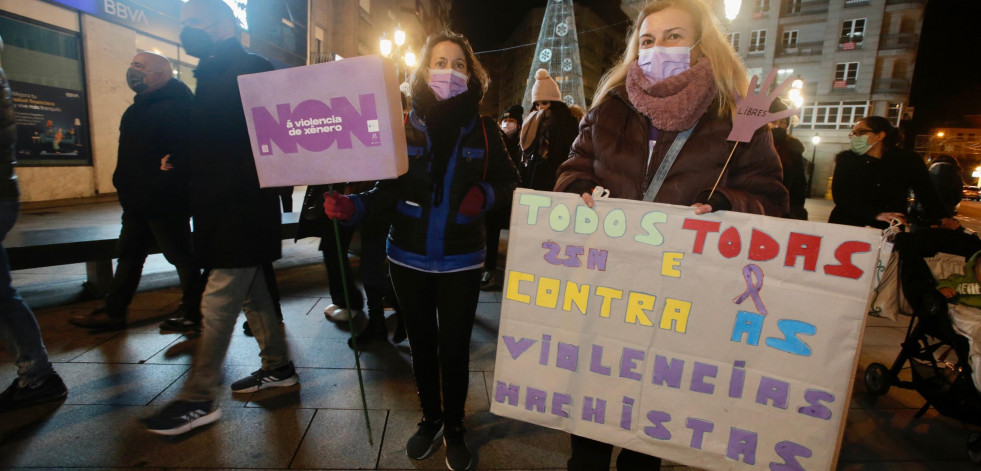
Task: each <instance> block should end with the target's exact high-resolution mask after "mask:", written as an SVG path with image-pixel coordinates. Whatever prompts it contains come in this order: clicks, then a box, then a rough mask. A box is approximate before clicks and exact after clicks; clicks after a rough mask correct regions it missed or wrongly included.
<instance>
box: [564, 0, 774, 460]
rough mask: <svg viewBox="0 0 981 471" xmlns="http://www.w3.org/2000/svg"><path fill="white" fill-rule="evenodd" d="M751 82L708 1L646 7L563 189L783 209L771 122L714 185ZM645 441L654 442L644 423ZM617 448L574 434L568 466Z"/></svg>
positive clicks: (605, 82)
mask: <svg viewBox="0 0 981 471" xmlns="http://www.w3.org/2000/svg"><path fill="white" fill-rule="evenodd" d="M747 88H748V84H747V79H746V71H745V69H744V68H743V65H742V63H741V62H740V61H739V58H738V57H737V55H736V53H735V51H733V49H732V47H731V46H729V43H728V42H727V41H726V40H725V38H724V37H723V34H722V31H721V29H720V28H719V25H718V22H717V20H716V18H715V17H714V16H713V15H712V13H711V10H710V9H709V8H708V7H707V6H706V5H705V3H704V2H703V1H702V0H659V1H655V2H653V3H650V4H648V5H647V6H646V7H645V8H644V9H643V10H642V11H641V12H640V14H639V15H638V16H637V19H636V21H635V22H634V26H633V28H632V29H631V31H630V33H629V35H628V37H627V45H626V50H625V52H624V54H623V56H622V57H621V59H620V61H619V62H618V63H617V64H616V65H614V66H613V67H612V68H611V69H610V70H609V71H607V72H606V74H605V75H604V76H603V78H602V79H601V81H600V84H599V85H598V86H597V90H596V94H595V95H594V99H593V104H592V106H591V107H590V109H589V111H587V113H586V116H585V117H584V118H583V119H582V121H581V122H580V124H579V137H578V138H576V140H575V142H574V143H573V144H572V149H571V150H570V155H569V158H568V159H567V160H566V161H565V162H563V163H562V164H561V165H560V166H559V170H558V179H557V182H556V184H555V191H565V192H574V193H578V194H581V195H582V197H583V200H584V201H585V202H586V204H587V205H589V206H592V205H593V199H592V196H591V193H592V190H593V188H594V187H597V186H602V187H604V188H606V189H608V190H609V191H610V194H609V196H610V197H612V198H627V199H635V200H641V199H643V200H647V201H655V202H659V203H669V204H678V205H685V206H693V207H694V213H695V214H704V213H707V212H710V211H718V210H733V211H740V212H747V213H756V214H767V215H773V216H782V215H784V214H785V213H786V212H787V210H788V204H787V201H788V196H787V190H786V188H784V186H783V184H782V175H783V174H782V170H781V167H780V158H779V157H778V156H777V153H776V150H775V149H774V147H773V141H772V137H771V134H770V132H769V130H768V128H767V127H766V126H764V127H762V128H760V129H759V130H757V131H756V132H755V134H754V135H753V138H752V141H751V142H749V143H748V144H740V145H739V146H738V147H737V148H736V150H735V152H734V153H733V154H732V160H731V161H730V162H729V164H728V168H726V169H725V173H724V174H722V176H721V180H719V183H718V187H717V188H716V189H715V191H714V192H713V191H712V189H713V187H714V185H715V183H716V179H717V178H719V176H720V174H721V173H722V172H723V168H724V166H725V164H726V161H727V158H728V157H729V155H730V151H731V150H732V148H733V143H732V142H729V141H727V140H726V139H727V137H728V135H729V133H730V131H731V130H732V119H733V115H734V113H735V111H736V106H735V102H736V99H737V97H739V96H744V95H745V94H746V92H747ZM685 139H687V140H685ZM676 141H677V142H679V143H680V144H681V146H680V149H679V148H678V146H673V145H672V144H674V143H675V142H676ZM672 147H674V149H675V150H673V151H672V150H671V149H672ZM652 182H653V183H652ZM658 182H660V184H659V186H658ZM710 195H711V197H710ZM634 420H635V421H636V420H641V421H643V418H642V417H641V418H638V417H635V418H634ZM637 440H641V441H650V440H652V439H651V438H650V437H647V436H646V435H645V434H644V431H643V427H641V428H639V429H638V430H637ZM612 453H613V445H610V444H608V443H603V442H600V441H597V440H592V439H589V438H586V437H579V436H573V437H572V457H571V458H570V459H569V461H568V467H569V469H570V470H576V471H578V470H590V471H592V470H606V469H609V467H610V458H611V456H612ZM616 463H617V469H618V470H620V471H624V470H645V471H650V470H656V469H659V468H660V465H661V460H660V459H659V458H657V457H654V456H649V455H645V454H642V453H638V452H636V451H633V450H627V449H624V450H622V451H621V452H620V454H619V455H618V456H617V460H616Z"/></svg>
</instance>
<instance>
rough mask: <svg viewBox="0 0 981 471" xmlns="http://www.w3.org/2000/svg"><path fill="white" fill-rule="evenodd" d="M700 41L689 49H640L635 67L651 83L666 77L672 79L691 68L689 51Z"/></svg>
mask: <svg viewBox="0 0 981 471" xmlns="http://www.w3.org/2000/svg"><path fill="white" fill-rule="evenodd" d="M700 41H701V39H699V40H698V41H696V42H695V44H693V45H692V46H691V47H685V46H680V47H664V46H652V47H649V48H647V49H641V50H640V52H639V53H638V55H637V65H639V66H640V70H642V71H644V76H645V77H647V78H648V79H649V80H650V81H651V82H660V81H661V80H664V79H666V78H668V77H674V76H675V75H678V74H680V73H682V72H684V71H686V70H688V69H689V68H691V50H692V49H694V48H695V46H697V45H698V43H699V42H700Z"/></svg>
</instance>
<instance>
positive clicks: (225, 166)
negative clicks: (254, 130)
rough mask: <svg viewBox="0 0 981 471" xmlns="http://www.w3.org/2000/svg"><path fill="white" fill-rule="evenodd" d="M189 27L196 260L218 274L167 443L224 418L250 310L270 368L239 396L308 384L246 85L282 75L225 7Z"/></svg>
mask: <svg viewBox="0 0 981 471" xmlns="http://www.w3.org/2000/svg"><path fill="white" fill-rule="evenodd" d="M181 18H182V21H183V23H184V29H183V31H182V32H181V44H182V45H183V46H184V49H185V50H186V51H187V53H188V54H190V55H192V56H195V57H199V58H200V62H198V67H197V69H195V70H194V76H195V77H196V78H197V90H196V92H195V97H194V106H193V107H192V110H191V119H190V121H189V124H190V127H189V131H188V132H189V133H190V136H191V139H190V142H189V143H190V155H189V158H190V162H189V164H190V168H191V210H192V213H193V216H194V248H195V253H196V254H197V256H198V258H199V260H201V261H202V264H203V265H204V266H205V267H208V268H210V269H211V273H210V275H209V276H208V282H207V288H205V291H204V297H203V299H202V301H201V314H202V316H203V318H204V326H203V334H202V336H201V345H200V346H199V348H198V351H197V354H196V355H195V357H194V363H193V366H192V367H191V372H190V376H189V377H188V379H187V382H186V383H185V384H184V388H183V389H182V390H181V392H180V393H179V394H178V396H177V400H176V401H174V402H172V403H170V404H169V405H167V406H166V407H164V409H163V410H162V411H160V412H159V413H158V414H156V415H154V416H153V417H150V418H149V419H147V428H148V429H149V430H150V431H151V432H153V433H158V434H161V435H177V434H181V433H185V432H187V431H189V430H191V429H193V428H195V427H200V426H202V425H205V424H208V423H211V422H214V421H215V420H218V418H219V417H221V410H220V409H219V408H218V407H217V405H216V404H215V403H214V398H215V393H216V389H217V387H218V383H219V381H220V380H221V374H222V367H223V365H224V359H225V354H226V353H227V350H228V344H229V342H230V340H231V336H232V331H233V330H234V328H235V320H236V318H237V317H238V314H239V312H240V311H241V310H243V309H244V310H245V316H246V318H247V319H248V322H249V327H250V328H251V330H252V333H253V334H254V335H255V339H256V341H257V342H258V343H259V347H260V353H259V356H261V357H262V368H261V369H259V370H257V371H255V372H254V373H253V374H252V375H250V376H248V377H246V378H244V379H241V380H239V381H236V382H235V383H233V384H232V392H233V393H251V392H255V391H258V390H260V389H265V388H269V387H283V386H291V385H294V384H296V383H297V382H298V381H299V377H298V376H297V374H296V371H295V370H294V368H293V363H292V362H291V361H289V358H288V352H287V347H286V339H285V334H284V331H283V326H282V324H280V323H279V321H278V320H277V319H276V313H275V308H274V307H273V301H272V299H271V297H270V294H269V290H268V288H267V287H266V283H265V279H264V276H265V275H264V274H263V270H262V265H263V264H264V263H269V262H272V261H273V260H276V259H278V258H279V257H280V255H281V251H282V245H281V242H280V212H279V196H278V195H277V191H276V190H275V189H271V188H270V189H260V188H259V177H258V174H257V173H256V168H255V161H254V160H253V158H252V146H251V144H250V143H249V134H248V128H247V127H246V122H245V113H244V111H243V110H242V99H241V97H240V95H239V88H238V79H237V78H238V76H239V75H242V74H252V73H258V72H266V71H269V70H272V68H273V67H272V65H271V64H270V63H269V61H267V60H266V59H264V58H262V57H259V56H257V55H255V54H251V53H249V52H247V51H246V50H245V49H244V48H243V47H242V45H241V44H240V43H239V41H238V39H237V37H236V25H237V23H236V20H235V16H234V15H233V14H232V10H231V8H229V7H228V5H226V4H225V3H224V2H222V1H221V0H190V1H189V2H187V3H186V4H184V6H183V8H182V9H181ZM180 164H181V163H180V162H177V163H175V166H178V165H180Z"/></svg>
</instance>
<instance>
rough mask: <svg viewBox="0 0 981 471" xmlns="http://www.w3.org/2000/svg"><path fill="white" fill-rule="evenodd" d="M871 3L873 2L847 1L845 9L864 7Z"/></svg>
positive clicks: (862, 0) (867, 0)
mask: <svg viewBox="0 0 981 471" xmlns="http://www.w3.org/2000/svg"><path fill="white" fill-rule="evenodd" d="M870 3H872V0H845V8H848V7H864V6H866V5H868V4H870Z"/></svg>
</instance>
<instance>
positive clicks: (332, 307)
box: [324, 304, 341, 319]
mask: <svg viewBox="0 0 981 471" xmlns="http://www.w3.org/2000/svg"><path fill="white" fill-rule="evenodd" d="M338 309H341V307H340V306H338V305H336V304H331V305H330V306H327V307H325V308H324V315H325V316H327V318H328V319H329V318H330V316H331V314H333V313H334V311H336V310H338Z"/></svg>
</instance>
